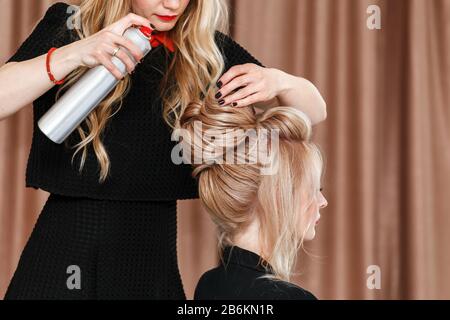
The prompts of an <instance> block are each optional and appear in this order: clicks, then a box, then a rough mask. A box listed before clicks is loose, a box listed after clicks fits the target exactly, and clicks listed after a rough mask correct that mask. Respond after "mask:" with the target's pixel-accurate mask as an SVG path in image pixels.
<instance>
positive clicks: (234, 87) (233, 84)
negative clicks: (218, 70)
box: [216, 74, 253, 100]
mask: <svg viewBox="0 0 450 320" xmlns="http://www.w3.org/2000/svg"><path fill="white" fill-rule="evenodd" d="M252 82H253V79H252V78H250V77H249V76H248V75H247V74H245V75H241V76H238V77H236V78H234V79H233V80H231V81H230V82H229V83H228V84H226V85H225V86H223V87H222V88H221V89H220V90H219V91H218V92H217V94H216V98H217V99H219V100H220V99H225V98H226V97H227V96H228V95H229V94H230V93H231V94H233V93H234V92H233V91H236V92H238V91H241V90H242V88H243V87H246V86H248V85H250V84H251V83H252Z"/></svg>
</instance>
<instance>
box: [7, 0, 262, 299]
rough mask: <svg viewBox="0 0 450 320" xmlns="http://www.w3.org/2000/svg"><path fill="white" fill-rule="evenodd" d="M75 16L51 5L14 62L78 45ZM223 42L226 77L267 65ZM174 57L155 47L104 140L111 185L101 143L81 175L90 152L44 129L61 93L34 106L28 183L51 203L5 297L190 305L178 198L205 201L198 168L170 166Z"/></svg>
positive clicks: (74, 139)
mask: <svg viewBox="0 0 450 320" xmlns="http://www.w3.org/2000/svg"><path fill="white" fill-rule="evenodd" d="M67 9H68V5H67V4H65V3H56V4H54V5H52V6H51V7H50V8H49V9H48V10H47V12H46V14H45V16H44V18H43V19H42V20H41V21H40V22H39V24H38V25H37V26H36V27H35V29H34V30H33V32H32V34H31V35H30V36H29V37H28V38H27V40H26V41H25V42H24V43H23V44H22V45H21V46H20V48H19V49H18V50H17V52H16V53H15V54H14V55H13V56H12V57H11V58H10V59H9V60H8V62H10V61H24V60H29V59H32V58H34V57H37V56H40V55H42V54H45V53H46V52H47V51H48V50H49V49H50V48H51V47H61V46H64V45H66V44H68V43H70V42H73V41H76V40H78V39H79V38H78V36H77V34H76V32H75V30H71V29H69V28H68V27H67V26H68V25H67V23H66V22H67V18H68V17H69V16H70V15H71V14H72V13H71V11H69V10H67ZM215 35H216V38H215V39H216V41H217V45H218V46H219V48H220V49H221V51H222V54H223V57H224V60H225V65H226V66H225V70H224V71H223V72H225V71H226V70H228V68H230V67H231V66H233V65H236V64H243V63H249V62H250V63H256V64H258V65H260V66H263V65H262V64H261V63H260V62H259V61H258V60H256V59H255V58H254V57H253V56H252V55H250V54H249V53H248V52H247V51H246V50H245V49H244V48H243V47H241V46H240V45H239V44H237V43H236V42H235V41H234V40H233V39H232V38H230V37H228V36H227V35H224V34H223V33H221V32H219V31H216V34H215ZM172 58H173V54H172V53H171V52H170V51H168V50H167V49H166V48H165V47H163V46H159V47H156V48H155V49H153V50H152V51H151V52H150V53H149V55H147V57H145V58H144V60H143V61H142V63H141V64H140V65H139V66H138V67H137V68H136V71H135V73H134V74H133V75H132V76H131V81H132V85H131V90H130V92H129V93H128V95H127V96H126V97H125V98H124V100H123V105H122V107H121V109H120V111H119V112H118V113H116V114H115V115H114V116H113V117H112V118H111V119H110V120H109V122H108V125H107V127H106V129H105V131H104V134H103V137H102V141H103V144H104V146H105V148H106V150H107V152H108V155H109V158H110V162H111V167H110V176H109V177H108V178H107V180H106V181H105V182H104V183H99V182H98V177H99V166H98V164H97V159H96V157H95V154H94V152H93V149H92V146H89V148H88V155H87V159H86V162H85V166H84V168H83V171H82V172H81V173H79V171H78V168H79V159H80V157H79V155H80V154H81V152H80V153H79V154H77V156H76V157H75V158H74V161H73V164H71V157H72V155H73V152H74V150H73V149H69V148H67V147H66V146H65V144H64V143H63V144H56V143H54V142H52V141H51V140H50V139H48V138H47V137H46V136H45V135H44V134H43V133H42V132H41V131H40V129H39V128H38V126H37V122H38V120H39V119H40V117H41V116H42V115H44V113H45V112H46V111H47V110H48V109H49V108H50V107H51V106H52V105H53V103H54V101H55V94H56V91H57V90H58V86H55V87H53V88H52V89H50V90H49V91H48V92H46V93H45V94H43V95H42V96H41V97H39V98H38V99H36V100H35V101H34V103H33V126H34V131H33V140H32V145H31V151H30V154H29V158H28V164H27V169H26V186H27V187H33V188H36V189H37V188H40V189H42V190H45V191H48V192H49V193H50V196H49V197H48V200H47V202H46V203H45V206H44V208H43V209H42V212H41V213H40V216H39V218H38V221H37V223H36V225H35V227H34V230H33V232H32V234H31V236H30V238H29V240H28V242H27V244H26V246H25V248H24V250H23V252H22V255H21V257H20V261H19V264H18V266H17V269H16V272H15V273H14V276H13V278H12V280H11V283H10V285H9V287H8V290H7V292H6V295H5V299H103V298H105V299H128V298H129V299H185V294H184V290H183V286H182V283H181V278H180V273H179V270H178V264H177V247H176V239H177V238H176V236H177V235H176V230H177V227H176V226H177V225H176V204H177V203H176V201H177V200H178V199H195V198H198V185H197V181H196V180H195V179H194V178H192V176H191V167H190V165H188V164H180V165H176V164H174V163H173V162H172V161H171V151H172V148H173V147H174V146H175V145H176V144H177V141H171V130H170V128H169V127H168V126H167V125H166V124H165V122H164V121H163V119H162V103H161V97H160V95H159V90H158V87H159V84H160V81H161V79H162V76H163V75H164V73H165V71H166V68H167V66H168V64H169V63H170V61H171V59H172ZM86 130H87V128H86ZM67 139H68V141H69V142H70V144H69V145H74V144H75V143H77V142H79V141H80V140H79V136H78V133H77V132H76V131H75V132H74V133H72V134H71V135H70V136H69V137H68V138H67ZM74 277H75V278H74ZM74 283H76V284H77V285H75V286H74V285H73V284H74Z"/></svg>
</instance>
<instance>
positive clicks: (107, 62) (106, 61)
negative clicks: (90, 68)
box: [99, 54, 123, 80]
mask: <svg viewBox="0 0 450 320" xmlns="http://www.w3.org/2000/svg"><path fill="white" fill-rule="evenodd" d="M99 62H100V63H101V64H102V65H104V66H105V68H106V69H108V71H109V72H111V73H112V74H113V75H114V77H116V79H118V80H122V78H123V75H122V73H121V72H120V70H119V69H118V68H117V67H116V66H115V64H114V63H112V61H111V56H110V55H108V54H101V55H100V57H99Z"/></svg>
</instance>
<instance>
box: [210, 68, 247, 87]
mask: <svg viewBox="0 0 450 320" xmlns="http://www.w3.org/2000/svg"><path fill="white" fill-rule="evenodd" d="M250 66H251V63H245V64H238V65H235V66H232V67H231V68H230V69H228V71H227V72H225V73H224V74H223V75H222V76H221V77H220V78H219V80H218V81H217V83H219V82H221V83H222V87H221V88H223V87H224V86H225V85H226V84H228V82H230V81H231V80H232V79H234V78H235V77H237V76H240V75H242V74H244V73H247V72H249V71H250Z"/></svg>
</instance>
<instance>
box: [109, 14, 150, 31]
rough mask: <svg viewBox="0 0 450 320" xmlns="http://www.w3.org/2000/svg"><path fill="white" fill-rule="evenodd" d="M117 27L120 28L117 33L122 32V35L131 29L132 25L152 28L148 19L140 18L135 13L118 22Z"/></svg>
mask: <svg viewBox="0 0 450 320" xmlns="http://www.w3.org/2000/svg"><path fill="white" fill-rule="evenodd" d="M116 24H117V25H116V26H118V29H116V30H117V31H119V32H120V34H123V33H124V32H125V30H126V29H128V28H129V27H131V26H132V25H138V26H146V27H147V26H150V20H148V19H147V18H144V17H142V16H139V15H137V14H134V13H129V14H127V15H126V16H125V17H123V18H122V19H120V20H119V21H117V22H116Z"/></svg>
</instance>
